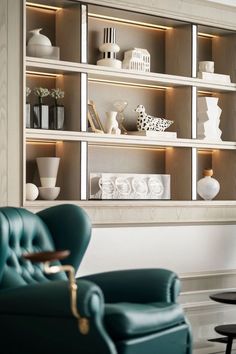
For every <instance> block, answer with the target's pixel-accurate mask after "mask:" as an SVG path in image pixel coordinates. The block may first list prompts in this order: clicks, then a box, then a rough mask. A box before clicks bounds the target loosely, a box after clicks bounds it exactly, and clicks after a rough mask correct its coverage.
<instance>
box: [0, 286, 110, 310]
mask: <svg viewBox="0 0 236 354" xmlns="http://www.w3.org/2000/svg"><path fill="white" fill-rule="evenodd" d="M77 285H78V294H77V306H78V310H79V312H80V314H81V316H82V317H93V316H94V315H95V314H98V313H100V315H102V314H103V309H104V300H103V295H102V292H101V290H100V289H99V288H98V287H97V286H96V285H95V284H92V283H91V282H89V281H85V280H79V281H77ZM1 314H8V315H9V314H14V315H25V316H27V315H29V316H34V315H35V316H41V317H73V315H72V313H71V306H70V291H69V286H68V282H67V281H51V282H47V283H38V284H33V285H29V286H28V285H27V286H22V287H19V288H11V289H6V290H2V291H0V315H1Z"/></svg>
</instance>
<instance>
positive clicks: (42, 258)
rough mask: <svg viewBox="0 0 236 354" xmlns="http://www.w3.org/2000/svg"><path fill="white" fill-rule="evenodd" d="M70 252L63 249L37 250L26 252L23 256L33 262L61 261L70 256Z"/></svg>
mask: <svg viewBox="0 0 236 354" xmlns="http://www.w3.org/2000/svg"><path fill="white" fill-rule="evenodd" d="M69 254H70V251H69V250H63V251H47V252H37V253H25V254H23V255H22V257H23V258H25V259H27V260H29V261H31V262H32V263H45V262H53V261H59V260H61V259H64V258H66V257H68V256H69Z"/></svg>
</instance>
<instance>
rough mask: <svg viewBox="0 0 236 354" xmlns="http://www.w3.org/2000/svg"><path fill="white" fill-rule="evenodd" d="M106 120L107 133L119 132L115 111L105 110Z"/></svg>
mask: <svg viewBox="0 0 236 354" xmlns="http://www.w3.org/2000/svg"><path fill="white" fill-rule="evenodd" d="M106 116H107V120H106V133H108V134H117V135H119V134H120V133H121V131H120V129H119V127H118V126H119V124H118V122H117V120H116V116H117V112H115V111H109V112H106Z"/></svg>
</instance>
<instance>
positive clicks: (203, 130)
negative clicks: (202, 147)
mask: <svg viewBox="0 0 236 354" xmlns="http://www.w3.org/2000/svg"><path fill="white" fill-rule="evenodd" d="M218 100H219V99H218V98H217V97H198V101H197V103H198V107H197V112H198V113H197V137H198V139H203V140H213V141H221V134H222V131H221V130H220V128H219V125H220V115H221V112H222V110H221V108H220V107H219V106H218Z"/></svg>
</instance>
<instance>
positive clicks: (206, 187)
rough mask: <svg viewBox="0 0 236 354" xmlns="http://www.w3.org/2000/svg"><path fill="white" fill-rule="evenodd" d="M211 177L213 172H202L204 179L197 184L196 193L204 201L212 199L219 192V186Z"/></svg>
mask: <svg viewBox="0 0 236 354" xmlns="http://www.w3.org/2000/svg"><path fill="white" fill-rule="evenodd" d="M212 175H213V170H211V169H210V170H204V171H203V176H204V177H203V178H201V179H200V180H199V181H198V182H197V192H198V194H199V195H200V197H201V198H202V199H204V200H212V199H214V198H215V196H216V195H217V194H218V193H219V191H220V184H219V182H218V181H217V180H216V179H215V178H212Z"/></svg>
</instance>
